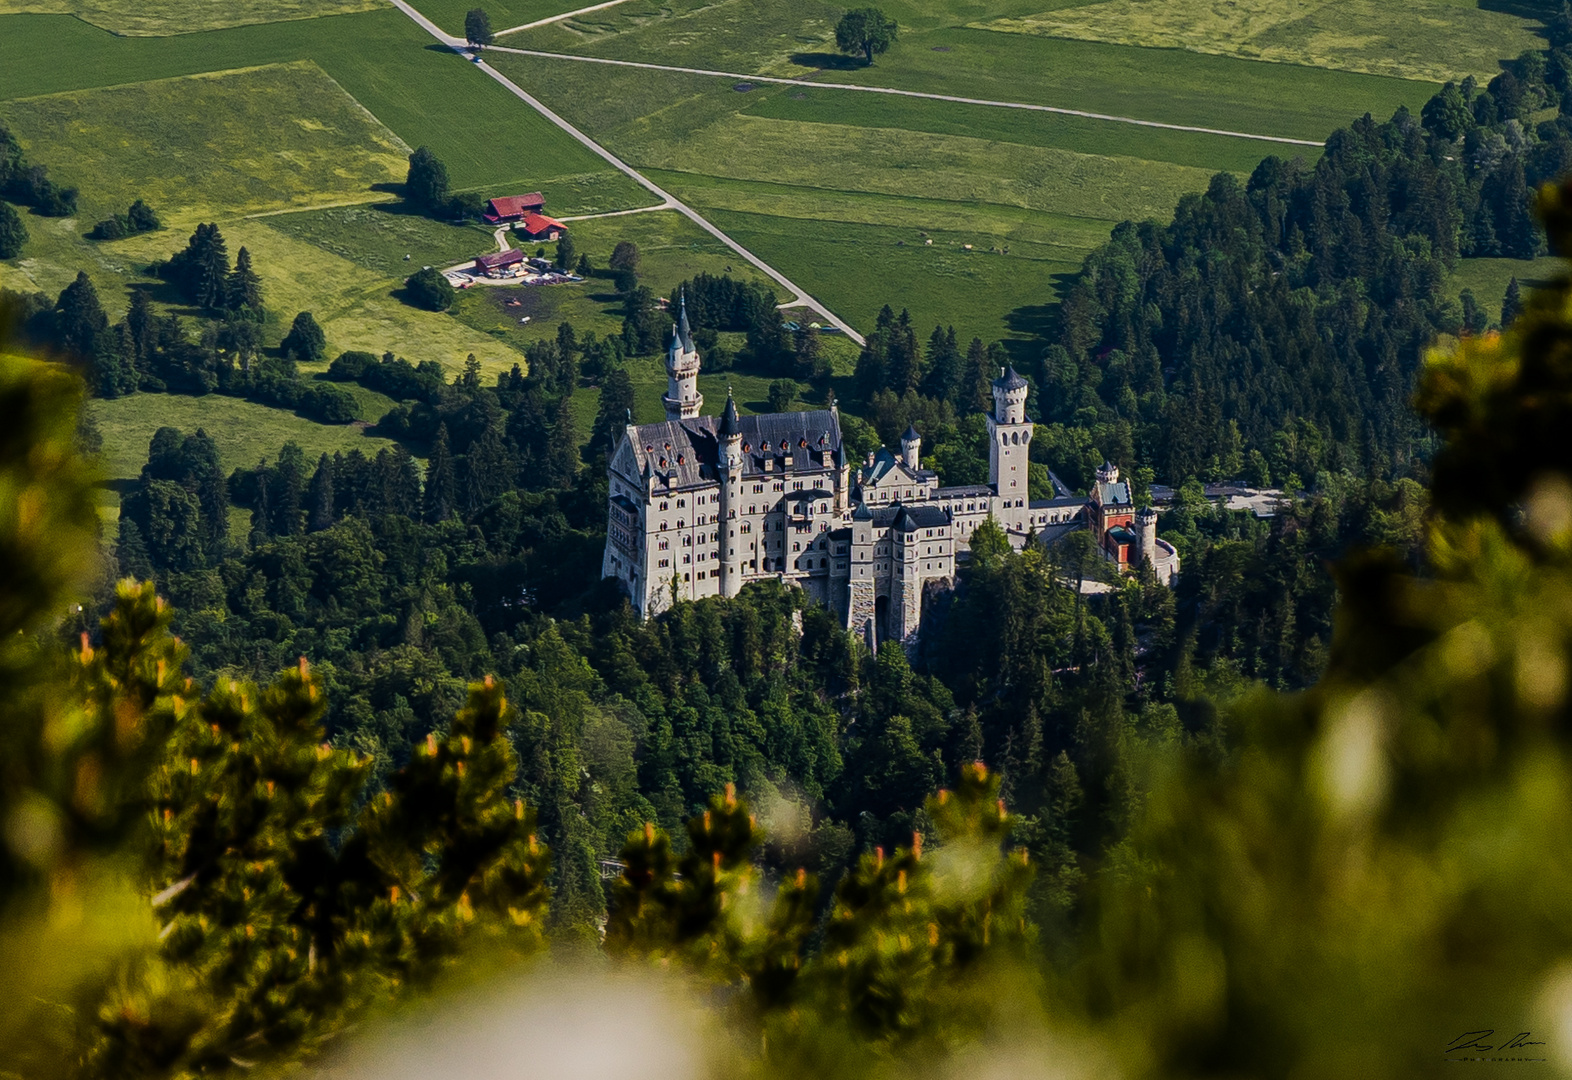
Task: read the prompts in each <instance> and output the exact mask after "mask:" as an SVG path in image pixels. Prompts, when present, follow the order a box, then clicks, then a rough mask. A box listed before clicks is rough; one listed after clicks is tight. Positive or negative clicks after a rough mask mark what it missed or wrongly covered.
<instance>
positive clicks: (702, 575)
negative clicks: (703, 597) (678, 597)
mask: <svg viewBox="0 0 1572 1080" xmlns="http://www.w3.org/2000/svg"><path fill="white" fill-rule="evenodd" d="M699 580H700V581H703V580H704V571H703V570H700V571H699Z"/></svg>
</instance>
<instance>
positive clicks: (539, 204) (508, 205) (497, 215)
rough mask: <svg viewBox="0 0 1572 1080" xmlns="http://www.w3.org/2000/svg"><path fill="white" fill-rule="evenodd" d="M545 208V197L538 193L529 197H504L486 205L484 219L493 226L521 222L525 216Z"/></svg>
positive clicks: (533, 193)
mask: <svg viewBox="0 0 1572 1080" xmlns="http://www.w3.org/2000/svg"><path fill="white" fill-rule="evenodd" d="M545 208H546V196H544V195H542V194H541V193H540V192H538V191H536V192H532V193H531V194H529V195H504V196H503V197H502V198H500V199H492V200H490V201H488V202H487V203H486V213H485V215H484V216H485V219H486V220H487V221H488V222H490V223H491V224H493V225H502V224H504V223H506V222H510V221H522V220H524V216H525V215H526V214H535V213H539V212H540V211H542V210H544V209H545Z"/></svg>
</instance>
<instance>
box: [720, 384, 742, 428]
mask: <svg viewBox="0 0 1572 1080" xmlns="http://www.w3.org/2000/svg"><path fill="white" fill-rule="evenodd" d="M741 432H742V424H741V421H740V420H738V418H737V401H736V399H735V398H733V397H732V396H731V390H730V389H727V391H726V408H725V411H723V412H722V413H721V422H720V434H721V435H722V436H725V435H738V434H741Z"/></svg>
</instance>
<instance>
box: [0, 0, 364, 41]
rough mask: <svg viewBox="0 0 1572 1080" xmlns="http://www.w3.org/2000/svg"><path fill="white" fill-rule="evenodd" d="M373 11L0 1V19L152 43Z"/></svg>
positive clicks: (345, 3)
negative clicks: (42, 16)
mask: <svg viewBox="0 0 1572 1080" xmlns="http://www.w3.org/2000/svg"><path fill="white" fill-rule="evenodd" d="M376 6H377V3H376V0H237V2H232V3H225V4H214V3H195V4H194V3H191V2H190V0H0V15H12V14H16V13H18V12H30V13H55V12H58V13H61V14H65V15H75V16H76V17H77V18H79V19H81V20H82V21H83V22H87V23H91V24H92V25H94V26H98V27H102V28H103V29H105V30H108V31H111V32H112V33H116V34H123V35H127V36H131V37H137V36H153V37H157V36H164V35H169V34H189V33H192V32H194V31H198V30H217V29H219V28H221V27H227V26H245V25H247V24H249V23H266V22H279V21H281V20H287V19H314V18H317V17H318V16H321V15H341V14H343V13H345V12H350V11H368V10H370V9H371V8H374V7H376Z"/></svg>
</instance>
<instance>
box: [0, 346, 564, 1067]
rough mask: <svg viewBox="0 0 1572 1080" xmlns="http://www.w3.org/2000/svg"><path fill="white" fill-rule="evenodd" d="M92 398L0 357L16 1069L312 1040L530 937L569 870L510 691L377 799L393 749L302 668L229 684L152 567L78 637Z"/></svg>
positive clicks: (182, 1060)
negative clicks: (543, 810) (336, 724)
mask: <svg viewBox="0 0 1572 1080" xmlns="http://www.w3.org/2000/svg"><path fill="white" fill-rule="evenodd" d="M78 396H79V384H78V382H77V380H76V379H75V377H74V376H72V375H71V374H70V372H69V371H67V370H66V369H63V368H61V367H58V366H55V365H47V364H40V363H36V362H34V361H30V360H26V359H23V358H19V357H10V356H3V357H0V406H3V407H4V408H5V410H6V415H7V417H8V419H9V423H8V425H7V428H6V432H5V434H4V435H0V622H3V625H0V630H3V633H0V970H3V971H4V972H5V973H6V975H5V978H4V979H0V1071H3V1074H4V1075H7V1076H10V1075H21V1076H29V1077H33V1076H38V1077H50V1076H84V1075H85V1076H105V1077H123V1076H184V1075H195V1074H197V1073H204V1074H207V1073H213V1072H217V1071H225V1070H228V1069H233V1068H236V1067H241V1066H249V1065H251V1064H255V1063H257V1062H260V1061H265V1060H268V1059H280V1058H288V1057H290V1056H293V1055H295V1054H297V1053H298V1052H300V1051H301V1050H302V1049H305V1050H309V1049H310V1048H312V1047H313V1046H315V1045H318V1044H320V1043H321V1042H322V1041H323V1040H324V1039H326V1038H328V1037H331V1036H332V1035H333V1034H334V1033H335V1032H336V1031H337V1029H338V1027H339V1026H340V1022H341V1020H342V1019H343V1018H345V1017H346V1016H347V1015H349V1014H350V1013H351V1011H352V1010H355V1009H358V1008H360V1007H363V1006H366V1005H368V1004H371V1003H386V1002H388V1001H390V1000H393V999H395V998H397V997H398V996H399V995H400V994H401V993H403V992H405V991H407V990H408V989H410V988H412V987H420V986H423V985H429V984H430V983H431V982H432V980H433V979H434V978H436V977H438V976H439V975H441V974H442V973H443V972H445V971H448V970H450V969H451V968H452V967H453V966H454V962H455V961H456V960H457V959H458V958H460V957H465V958H468V959H471V960H472V961H473V962H475V963H478V964H479V965H481V966H485V967H490V966H492V965H495V964H497V963H501V962H505V961H506V960H507V959H508V958H510V957H518V956H521V955H524V954H527V953H529V952H532V951H533V950H534V949H535V947H536V946H537V945H538V944H539V941H540V932H541V926H542V920H543V916H544V910H545V904H546V900H547V889H546V886H545V881H546V877H547V873H548V870H549V865H550V861H549V856H548V853H547V850H546V848H545V847H544V845H542V844H540V843H539V842H538V841H537V840H536V835H535V817H534V813H533V811H531V810H530V809H529V808H528V807H526V806H525V805H524V803H523V801H522V800H520V799H517V798H514V797H511V796H510V792H509V789H510V787H511V786H512V785H513V783H514V780H515V776H516V774H517V772H518V762H517V758H516V757H515V755H514V753H513V750H512V748H511V745H510V744H509V741H508V739H507V737H506V736H505V734H504V729H505V728H506V727H507V726H508V725H509V724H510V723H512V722H513V721H514V719H515V714H514V712H513V710H512V709H511V707H510V706H509V704H508V702H507V699H506V698H505V697H504V695H503V692H502V687H501V685H500V684H498V683H496V682H495V681H493V680H490V679H488V680H486V681H485V682H483V683H478V684H476V685H474V686H472V687H471V689H470V699H469V703H468V705H467V706H466V707H465V708H463V709H462V710H460V712H459V713H458V715H457V717H456V718H455V719H454V721H453V723H452V725H451V727H450V729H449V730H448V732H447V733H446V735H445V736H442V737H439V736H438V735H437V734H436V733H432V734H430V735H428V736H427V739H426V741H425V743H424V745H423V746H421V747H419V748H417V749H416V750H415V752H414V753H413V754H412V755H411V759H410V762H409V764H408V765H407V766H406V767H405V768H404V769H402V770H401V771H399V772H397V773H395V774H393V775H391V776H390V777H389V778H388V780H387V782H386V784H385V787H384V789H383V790H382V792H381V793H380V795H379V796H378V797H377V798H376V799H374V800H371V801H370V802H366V803H364V804H363V805H362V799H363V796H362V790H363V788H364V786H365V783H366V780H367V779H368V777H369V776H370V774H371V772H372V768H371V762H370V761H369V760H368V759H366V758H364V757H361V756H360V755H357V754H355V753H353V752H351V751H348V750H336V749H333V748H332V747H330V746H329V745H328V744H327V742H326V733H325V732H324V730H323V728H322V724H321V720H322V715H323V711H324V707H325V706H324V690H323V687H322V684H321V682H320V680H319V679H318V678H317V677H316V676H315V675H314V674H313V673H312V672H310V670H309V669H308V667H307V665H306V662H305V661H304V660H301V661H300V663H299V665H298V667H297V668H295V669H292V670H289V671H286V672H285V673H284V674H283V675H282V676H280V677H279V678H278V679H277V680H276V681H274V683H273V684H272V685H270V686H268V687H266V688H258V687H257V686H255V685H253V684H249V683H240V682H236V681H232V680H229V681H222V682H221V683H220V685H219V686H217V687H216V688H215V689H213V690H212V691H211V692H210V693H208V694H206V695H205V696H204V695H202V694H201V693H200V692H199V691H198V690H197V689H196V688H195V687H194V686H193V684H192V683H191V681H190V680H189V679H187V678H186V676H185V674H184V670H183V667H184V662H185V658H186V650H185V647H184V646H183V645H182V644H181V643H180V641H179V640H178V639H176V638H175V637H173V636H172V635H171V634H170V632H169V623H170V619H171V614H170V611H169V609H168V607H167V605H166V604H165V603H164V602H163V601H162V600H160V599H159V598H158V596H157V595H156V593H155V591H154V589H153V586H152V585H151V584H142V585H139V584H136V583H134V582H131V581H126V582H123V583H122V584H121V585H120V587H119V590H118V596H117V599H116V601H115V603H114V605H113V607H112V609H111V611H110V613H109V615H108V616H107V617H106V618H105V619H104V620H103V621H102V624H101V627H100V632H99V633H98V635H97V636H96V640H95V639H94V638H93V637H91V636H90V635H88V634H86V633H83V634H82V640H81V644H80V646H79V648H78V649H76V650H75V651H72V650H70V649H68V648H66V647H65V645H64V644H63V643H62V642H61V640H60V638H59V637H58V636H57V635H58V633H59V632H60V630H61V629H62V628H63V626H62V624H66V623H67V618H68V616H69V617H71V618H75V614H76V612H77V611H78V610H79V609H78V608H77V607H76V605H75V604H74V603H71V602H70V599H71V597H72V596H73V593H74V592H75V591H76V590H78V589H81V588H83V587H84V585H85V584H86V583H85V582H84V581H83V577H84V575H85V574H86V573H87V572H88V571H90V570H91V568H92V567H93V565H94V559H93V551H92V544H93V541H94V532H95V525H96V517H95V512H94V509H93V503H92V488H91V483H92V480H93V475H92V473H91V471H90V470H89V469H88V468H87V467H85V466H84V465H83V464H82V462H81V459H80V457H79V456H78V454H77V451H76V445H75V444H76V442H77V440H78V432H77V430H76V415H75V405H76V400H77V398H78ZM477 946H483V952H481V951H479V950H477V948H476V947H477Z"/></svg>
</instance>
